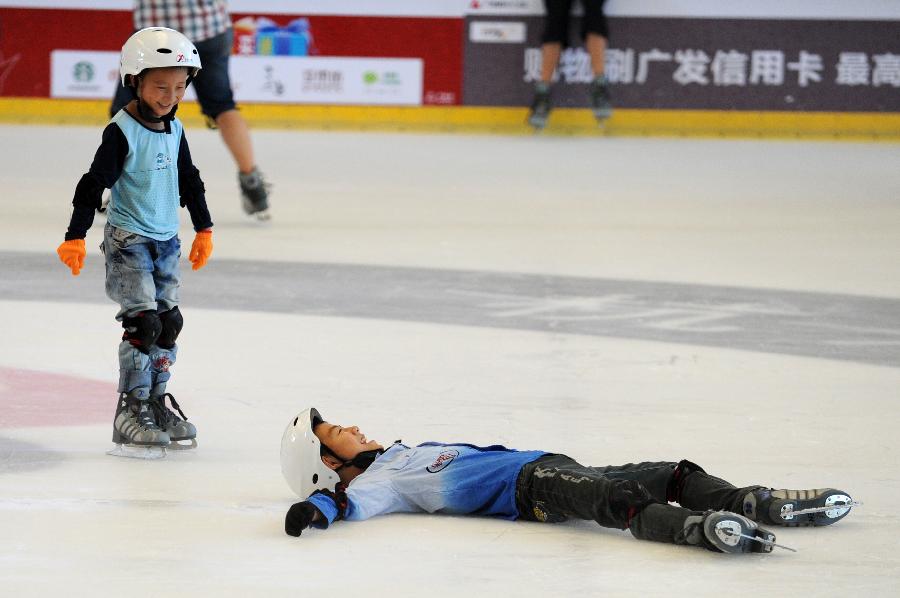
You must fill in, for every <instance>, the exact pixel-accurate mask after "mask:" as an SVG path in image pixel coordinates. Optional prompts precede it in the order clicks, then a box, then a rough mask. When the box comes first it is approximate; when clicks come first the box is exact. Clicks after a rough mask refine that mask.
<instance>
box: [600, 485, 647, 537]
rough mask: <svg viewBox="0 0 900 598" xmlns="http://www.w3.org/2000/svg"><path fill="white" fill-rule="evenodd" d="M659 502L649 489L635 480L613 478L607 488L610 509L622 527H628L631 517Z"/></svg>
mask: <svg viewBox="0 0 900 598" xmlns="http://www.w3.org/2000/svg"><path fill="white" fill-rule="evenodd" d="M656 502H659V501H657V500H656V499H655V498H653V495H652V494H650V491H649V490H647V488H645V487H644V485H643V484H641V483H640V482H638V481H635V480H613V481H612V484H611V485H610V488H609V504H610V509H611V511H612V512H613V515H615V517H616V519H617V522H618V523H619V524H620V525H621V527H622V529H625V528H627V527H628V525H629V523H630V522H631V519H632V517H634V516H635V515H637V514H638V513H640V512H641V511H643V510H644V509H645V508H647V505H651V504H653V503H656Z"/></svg>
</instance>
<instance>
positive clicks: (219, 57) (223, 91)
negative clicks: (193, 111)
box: [191, 28, 237, 120]
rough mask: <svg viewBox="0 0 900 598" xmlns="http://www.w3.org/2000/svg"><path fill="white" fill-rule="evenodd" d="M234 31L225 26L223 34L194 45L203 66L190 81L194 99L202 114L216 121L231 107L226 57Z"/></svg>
mask: <svg viewBox="0 0 900 598" xmlns="http://www.w3.org/2000/svg"><path fill="white" fill-rule="evenodd" d="M233 39H234V32H233V31H232V30H231V28H229V29H228V30H227V31H225V32H224V33H222V34H220V35H217V36H215V37H211V38H209V39H205V40H203V41H202V42H197V43H196V44H194V45H195V46H197V53H199V54H200V64H201V65H202V66H203V68H201V69H200V72H199V73H197V77H196V78H195V79H194V80H193V81H192V82H191V85H193V86H194V91H196V92H197V100H198V101H199V102H200V109H201V110H202V111H203V114H205V115H206V116H208V117H210V118H211V119H213V120H216V118H218V116H219V115H220V114H222V113H223V112H228V111H229V110H234V109H235V108H236V107H237V105H236V104H235V103H234V94H233V93H232V91H231V79H230V78H229V76H228V60H229V59H230V57H231V44H232V41H233Z"/></svg>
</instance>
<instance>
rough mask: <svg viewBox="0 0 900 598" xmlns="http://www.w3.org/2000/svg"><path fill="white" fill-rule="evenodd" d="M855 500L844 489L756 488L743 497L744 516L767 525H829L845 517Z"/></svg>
mask: <svg viewBox="0 0 900 598" xmlns="http://www.w3.org/2000/svg"><path fill="white" fill-rule="evenodd" d="M859 504H860V503H859V502H856V501H854V500H853V499H852V498H850V496H849V495H848V494H847V493H846V492H844V491H843V490H835V489H834V488H819V489H816V490H772V489H771V488H758V489H756V490H754V491H752V492H749V493H747V496H745V497H744V504H743V510H744V515H746V516H747V517H749V518H750V519H752V520H753V521H758V522H760V523H764V524H768V525H782V526H786V527H809V526H822V525H831V524H832V523H836V522H838V521H840V520H841V519H843V518H844V517H846V516H847V514H848V513H849V512H850V509H851V507H855V506H858V505H859Z"/></svg>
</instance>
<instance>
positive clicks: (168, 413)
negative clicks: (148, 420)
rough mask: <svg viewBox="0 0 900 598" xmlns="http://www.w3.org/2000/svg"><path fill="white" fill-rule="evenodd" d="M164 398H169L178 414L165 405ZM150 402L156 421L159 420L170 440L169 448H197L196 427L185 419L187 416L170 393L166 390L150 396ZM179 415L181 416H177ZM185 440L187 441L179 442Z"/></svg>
mask: <svg viewBox="0 0 900 598" xmlns="http://www.w3.org/2000/svg"><path fill="white" fill-rule="evenodd" d="M166 399H169V403H171V405H172V407H173V408H174V409H175V410H176V411H178V414H176V413H175V412H174V411H172V410H171V409H169V408H168V407H167V406H166ZM150 403H151V407H152V408H153V411H154V413H155V414H156V421H157V422H159V426H160V427H161V428H162V429H163V430H164V431H165V432H166V433H167V434H168V435H169V440H171V441H172V443H171V444H170V445H169V448H170V449H175V450H179V449H192V448H197V428H196V427H195V426H194V424H192V423H190V422H189V421H187V416H186V415H185V414H184V411H182V410H181V407H180V406H179V405H178V402H177V401H176V400H175V397H173V396H172V394H171V393H168V392H167V393H165V394H162V395H160V396H157V397H150ZM179 415H180V416H181V417H178V416H179ZM186 441H189V442H187V443H186V444H181V443H183V442H186Z"/></svg>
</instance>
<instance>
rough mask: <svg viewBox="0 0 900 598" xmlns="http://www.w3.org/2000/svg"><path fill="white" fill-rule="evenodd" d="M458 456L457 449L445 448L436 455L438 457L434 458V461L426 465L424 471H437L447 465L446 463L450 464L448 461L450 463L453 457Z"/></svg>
mask: <svg viewBox="0 0 900 598" xmlns="http://www.w3.org/2000/svg"><path fill="white" fill-rule="evenodd" d="M458 456H459V451H458V450H456V449H447V450H446V451H444V452H443V453H441V454H440V455H438V458H437V459H435V460H434V463H432V464H431V465H429V466H428V467H426V468H425V471H427V472H428V473H437V472H439V471H440V470H442V469H444V468H445V467H447V466H448V465H450V463H452V462H453V460H454V459H455V458H457V457H458Z"/></svg>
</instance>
